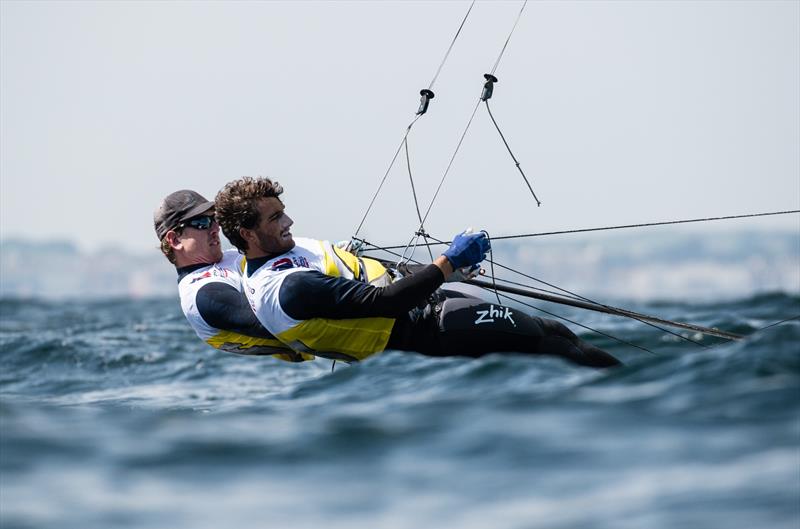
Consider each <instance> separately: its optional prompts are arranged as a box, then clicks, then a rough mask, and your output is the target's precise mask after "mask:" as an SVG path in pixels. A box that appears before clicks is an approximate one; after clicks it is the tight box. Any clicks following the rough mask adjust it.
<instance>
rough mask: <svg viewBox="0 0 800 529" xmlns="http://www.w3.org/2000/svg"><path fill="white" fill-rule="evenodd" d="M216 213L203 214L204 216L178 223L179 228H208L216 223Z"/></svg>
mask: <svg viewBox="0 0 800 529" xmlns="http://www.w3.org/2000/svg"><path fill="white" fill-rule="evenodd" d="M214 220H215V219H214V215H203V216H202V217H194V218H193V219H189V220H187V221H185V222H181V223H180V224H179V225H178V229H181V230H182V229H183V228H187V227H189V228H194V229H196V230H207V229H209V228H210V227H211V225H212V224H214Z"/></svg>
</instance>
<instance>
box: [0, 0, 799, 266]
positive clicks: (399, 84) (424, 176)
mask: <svg viewBox="0 0 800 529" xmlns="http://www.w3.org/2000/svg"><path fill="white" fill-rule="evenodd" d="M468 6H469V2H435V3H434V2H253V1H250V2H138V1H137V2H122V1H114V2H110V1H109V2H69V1H65V0H60V1H57V2H46V1H29V2H22V1H3V2H2V12H1V13H0V21H1V23H2V28H1V30H2V31H0V38H1V39H2V43H1V44H2V57H1V59H2V60H1V67H2V79H1V81H0V83H1V85H0V101H1V103H2V109H1V110H2V112H1V113H0V121H1V125H2V126H1V130H0V132H1V134H2V136H1V138H0V140H1V145H0V160H1V161H0V170H1V171H2V173H1V175H0V176H1V189H0V191H1V193H0V194H1V195H2V198H1V200H2V202H1V206H2V208H1V211H0V236H2V237H3V238H7V237H12V236H25V237H32V238H36V239H47V238H55V237H59V238H69V239H73V240H76V241H77V242H79V243H80V244H81V245H82V246H83V247H85V248H92V249H94V248H98V247H100V246H105V245H107V244H115V245H121V246H123V247H125V248H127V249H130V250H136V251H147V250H148V249H151V250H152V251H155V250H154V248H155V247H156V245H157V241H156V239H155V235H154V233H153V229H152V212H153V210H154V208H155V207H156V206H157V204H158V202H159V200H160V199H161V198H162V197H163V196H164V195H166V194H167V193H169V192H172V191H174V190H176V189H180V188H187V187H188V188H194V189H196V190H198V191H200V192H201V193H203V194H205V195H206V196H207V197H209V198H213V195H214V194H215V193H216V191H217V190H218V189H219V188H220V187H221V186H222V185H224V184H225V183H226V182H228V181H230V180H232V179H234V178H237V177H239V176H242V175H262V176H269V177H271V178H273V179H276V180H278V181H280V182H281V183H282V184H284V185H285V187H286V193H285V196H284V198H285V201H286V203H287V206H288V212H289V214H290V215H291V216H292V217H293V218H294V219H295V228H294V229H293V232H294V233H295V235H307V236H314V237H319V238H329V239H334V240H335V239H345V238H348V237H349V236H350V235H351V234H352V233H353V231H354V230H355V227H356V225H357V224H358V222H359V220H360V218H361V216H362V214H363V212H364V210H365V208H366V205H367V203H368V201H369V199H370V197H371V196H372V194H373V192H374V191H375V189H376V187H377V184H378V182H379V180H380V178H381V177H382V176H383V173H384V171H385V170H386V168H387V167H388V164H389V162H390V160H391V157H392V155H393V154H394V151H395V149H396V148H397V145H398V143H399V141H400V139H401V138H402V135H403V131H404V129H405V127H406V125H407V124H408V123H409V122H410V121H411V119H412V118H413V116H414V112H415V111H416V109H417V105H418V101H419V96H418V92H419V89H420V88H424V87H427V86H428V84H429V83H430V81H431V78H432V77H433V74H434V72H435V71H436V68H437V67H438V65H439V62H440V61H441V59H442V57H443V55H444V52H445V50H446V49H447V46H448V45H449V43H450V40H451V39H452V37H453V34H454V33H455V30H456V29H457V27H458V24H459V23H460V21H461V19H462V18H463V16H464V13H465V12H466V10H467V7H468ZM520 6H521V2H478V3H477V4H476V5H475V7H474V9H473V11H472V14H471V16H470V18H469V20H468V21H467V23H466V25H465V27H464V30H463V31H462V34H461V36H460V37H459V40H458V41H457V42H456V45H455V47H454V49H453V51H452V53H451V55H450V58H449V60H448V62H447V64H445V66H444V69H443V71H442V73H441V75H440V76H439V79H438V80H437V82H436V85H435V86H434V91H435V92H436V98H435V99H434V101H433V102H432V104H431V109H430V111H429V112H428V114H427V115H426V116H424V117H423V118H422V119H421V120H420V121H419V122H418V123H417V124H416V125H415V128H414V130H413V131H412V133H411V135H410V146H411V161H412V168H413V171H414V175H415V180H416V183H417V191H418V194H419V196H420V201H421V203H422V206H423V207H424V206H426V205H427V203H428V201H429V200H430V197H431V196H432V193H433V190H434V189H435V187H436V185H437V184H438V182H439V179H440V178H441V176H442V174H443V171H444V169H445V167H446V165H447V162H448V160H449V158H450V156H451V155H452V152H453V149H454V147H455V145H456V143H457V141H458V138H459V136H460V134H461V132H462V130H463V129H464V126H465V125H466V122H467V119H468V118H469V115H470V113H471V111H472V108H473V106H474V104H475V101H476V100H477V98H478V96H479V95H480V91H481V86H482V82H483V77H482V76H483V74H484V73H485V72H487V71H489V70H491V68H492V65H493V64H494V61H495V59H496V58H497V55H498V53H499V52H500V49H501V47H502V45H503V42H504V40H505V38H506V37H507V35H508V32H509V30H510V29H511V26H512V25H513V22H514V19H515V18H516V16H517V13H518V11H519V9H520ZM496 75H497V76H498V77H499V79H500V81H499V83H498V84H497V86H496V89H495V96H494V98H493V99H492V101H491V102H492V110H493V112H494V114H495V117H496V118H497V119H498V121H499V123H500V125H501V127H502V128H503V131H504V133H505V134H506V137H507V138H508V140H509V142H510V144H511V146H512V148H513V149H514V151H515V154H516V155H517V157H518V159H519V160H520V161H521V163H522V167H523V168H524V169H525V170H526V172H527V174H528V175H529V177H530V178H531V180H532V182H533V185H534V189H535V190H536V192H537V194H538V195H539V197H540V199H541V200H542V202H543V206H542V207H541V208H536V207H535V204H534V202H533V200H532V199H531V197H530V195H529V194H528V191H527V188H526V187H525V185H524V183H523V182H522V180H521V178H520V176H519V174H518V173H517V172H516V169H515V168H514V165H513V162H512V161H511V160H510V158H509V157H508V154H507V153H506V152H505V150H504V147H503V145H502V143H501V141H500V138H499V136H498V135H497V133H496V131H495V130H494V129H493V127H492V125H491V122H490V121H489V118H488V115H487V114H486V112H485V110H484V109H483V108H481V109H479V112H478V114H477V115H476V118H475V121H474V123H473V125H472V128H471V129H470V132H469V134H468V136H467V138H466V140H465V141H464V145H463V147H462V150H461V152H460V154H459V156H458V157H457V158H456V161H455V164H454V166H453V169H452V171H451V173H450V175H449V176H448V179H447V181H446V183H445V185H444V188H443V190H442V193H441V197H440V198H439V199H438V200H437V203H436V206H435V207H434V213H433V214H432V215H431V217H430V219H429V222H428V229H429V231H430V232H431V233H433V234H434V235H436V236H439V237H443V238H445V237H449V236H451V235H452V234H453V233H454V232H455V231H458V230H460V229H461V228H463V227H466V226H469V225H471V226H475V227H476V228H477V227H483V228H486V229H488V230H489V231H490V232H491V233H492V234H493V235H502V234H510V233H518V232H528V231H539V230H551V229H562V228H572V227H585V226H594V225H606V224H614V223H630V222H640V221H650V220H669V219H676V218H689V217H698V216H713V215H728V214H741V213H748V212H758V211H770V210H779V209H798V208H800V2H797V1H782V2H768V1H758V2H724V1H706V2H632V1H629V2H601V1H592V2H589V1H582V2H561V1H559V2H530V3H529V4H528V5H527V7H526V9H525V11H524V13H523V16H522V19H521V21H520V23H519V26H518V27H517V30H516V32H515V33H514V35H513V37H512V39H511V42H510V44H509V47H508V49H507V51H506V53H505V55H504V57H503V60H502V62H501V63H500V65H499V68H498V70H497V72H496ZM415 222H416V214H415V212H414V206H413V202H412V199H411V192H410V186H409V182H408V176H407V174H406V170H405V163H404V161H403V162H402V163H398V164H397V165H396V166H395V169H394V171H393V172H392V174H391V176H390V177H389V183H388V184H387V186H386V188H385V189H384V192H383V193H382V195H381V198H380V199H379V201H378V202H377V205H376V210H375V211H374V212H373V213H372V214H371V215H370V217H369V219H368V220H367V224H366V229H365V230H364V232H363V233H364V235H366V236H367V238H368V239H370V240H374V241H377V242H397V241H405V240H406V239H407V238H408V237H409V236H410V234H411V233H412V232H413V231H414V229H415V228H416V224H415ZM765 226H782V227H795V228H797V229H798V230H800V219H798V216H793V217H788V218H787V217H784V218H781V219H773V220H752V221H734V222H732V223H730V224H726V226H725V228H723V229H734V228H737V229H738V228H742V227H752V228H761V227H765Z"/></svg>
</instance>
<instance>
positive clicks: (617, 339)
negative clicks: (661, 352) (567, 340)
mask: <svg viewBox="0 0 800 529" xmlns="http://www.w3.org/2000/svg"><path fill="white" fill-rule="evenodd" d="M498 295H499V296H502V297H504V298H507V299H511V300H514V301H516V302H517V303H519V304H520V305H525V306H526V307H530V308H532V309H534V310H538V311H539V312H543V313H545V314H548V315H550V316H553V317H554V318H559V319H561V320H564V321H566V322H567V323H571V324H573V325H576V326H578V327H583V328H584V329H587V330H589V331H592V332H594V333H597V334H599V335H601V336H605V337H606V338H611V339H612V340H616V341H618V342H619V343H622V344H625V345H629V346H631V347H635V348H636V349H641V350H642V351H645V352H647V353H650V354H652V355H655V354H657V353H655V352H654V351H651V350H650V349H648V348H646V347H642V346H641V345H636V344H635V343H631V342H629V341H627V340H623V339H622V338H617V337H616V336H614V335H611V334H608V333H606V332H603V331H599V330H597V329H595V328H592V327H589V326H588V325H583V324H582V323H578V322H577V321H573V320H571V319H569V318H565V317H564V316H559V315H558V314H555V313H553V312H549V311H547V310H544V309H542V308H539V307H537V306H536V305H533V304H531V303H526V302H524V301H522V300H520V299H517V298H515V297H512V296H509V295H507V294H498Z"/></svg>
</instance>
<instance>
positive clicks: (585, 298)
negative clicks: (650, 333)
mask: <svg viewBox="0 0 800 529" xmlns="http://www.w3.org/2000/svg"><path fill="white" fill-rule="evenodd" d="M434 240H435V239H434ZM383 250H385V248H383ZM489 262H490V263H491V264H492V266H494V265H495V264H496V265H497V266H498V267H499V268H502V269H504V270H508V271H509V272H512V273H515V274H519V275H521V276H522V277H525V278H528V279H532V280H533V281H536V282H537V283H541V284H543V285H547V286H548V287H550V288H555V289H556V290H559V291H561V292H565V293H567V294H570V295H572V296H575V297H576V298H578V299H580V300H582V301H585V302H588V303H593V304H595V305H598V306H600V307H603V308H605V309H608V310H611V311H615V310H617V309H616V307H611V306H609V305H606V304H604V303H600V302H598V301H595V300H593V299H589V298H587V297H585V296H582V295H580V294H576V293H575V292H572V291H570V290H567V289H565V288H561V287H559V286H557V285H554V284H552V283H548V282H547V281H544V280H542V279H538V278H536V277H533V276H532V275H529V274H526V273H524V272H520V271H519V270H515V269H514V268H511V267H509V266H505V265H503V264H500V263H494V261H493V259H491V258H490V259H489ZM492 275H494V272H492ZM625 316H626V317H627V318H630V319H633V320H636V321H638V322H640V323H644V324H645V325H648V326H650V327H653V328H654V329H658V330H660V331H662V332H664V333H667V334H671V335H673V336H675V337H677V338H680V339H681V340H684V341H687V342H691V343H693V344H695V345H698V346H700V347H702V348H704V349H708V347H709V346H707V345H705V344H703V343H700V342H698V341H697V340H693V339H692V338H689V337H688V336H683V335H682V334H679V333H677V332H675V331H672V330H670V329H666V328H664V327H662V326H660V325H657V324H655V323H653V322H649V321H646V320H643V319H641V318H637V317H636V316H633V315H625Z"/></svg>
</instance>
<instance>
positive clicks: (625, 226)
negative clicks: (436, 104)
mask: <svg viewBox="0 0 800 529" xmlns="http://www.w3.org/2000/svg"><path fill="white" fill-rule="evenodd" d="M795 213H800V209H792V210H786V211H771V212H767V213H748V214H744V215H728V216H725V217H706V218H700V219H686V220H668V221H663V222H646V223H641V224H623V225H619V226H604V227H599V228H579V229H572V230H562V231H546V232H539V233H523V234H519V235H499V236H497V237H493V238H492V240H495V241H501V240H509V239H522V238H526V237H544V236H547V235H565V234H569V233H587V232H592V231H607V230H620V229H628V228H646V227H651V226H666V225H670V224H689V223H692V222H711V221H717V220H730V219H747V218H753V217H769V216H772V215H791V214H795ZM362 242H363V241H362ZM451 242H452V241H440V242H434V243H430V244H431V245H432V246H436V245H440V244H450V243H451ZM370 246H374V247H375V249H376V250H397V249H400V248H403V247H404V246H403V245H392V246H376V245H373V244H370Z"/></svg>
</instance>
